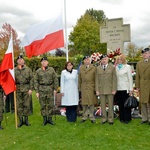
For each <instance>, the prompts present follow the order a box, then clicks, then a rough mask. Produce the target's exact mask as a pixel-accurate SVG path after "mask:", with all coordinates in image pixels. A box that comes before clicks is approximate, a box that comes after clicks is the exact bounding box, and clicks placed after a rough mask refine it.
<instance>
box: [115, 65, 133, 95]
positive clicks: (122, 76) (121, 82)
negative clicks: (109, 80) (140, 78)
mask: <svg viewBox="0 0 150 150" xmlns="http://www.w3.org/2000/svg"><path fill="white" fill-rule="evenodd" d="M116 75H117V91H123V90H127V91H128V92H129V90H130V91H132V90H133V77H132V70H131V66H130V65H128V64H126V65H123V67H122V68H121V69H120V70H119V68H118V66H116Z"/></svg>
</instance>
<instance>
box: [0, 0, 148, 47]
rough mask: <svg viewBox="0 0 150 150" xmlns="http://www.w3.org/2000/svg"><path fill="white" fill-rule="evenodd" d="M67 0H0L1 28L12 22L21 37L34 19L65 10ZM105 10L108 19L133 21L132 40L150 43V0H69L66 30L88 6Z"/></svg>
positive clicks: (140, 43) (141, 44)
mask: <svg viewBox="0 0 150 150" xmlns="http://www.w3.org/2000/svg"><path fill="white" fill-rule="evenodd" d="M63 5H64V0H0V29H1V27H2V25H3V24H4V23H9V24H10V25H11V26H12V27H13V28H14V29H15V30H16V31H17V33H18V35H19V38H20V39H22V37H23V36H24V34H25V32H26V31H27V29H28V28H29V27H30V26H31V25H33V24H34V23H38V22H40V21H43V20H46V19H49V18H50V16H53V14H57V12H59V11H60V10H62V11H63ZM91 8H93V9H95V10H103V11H104V13H105V15H106V17H107V18H108V19H112V18H123V23H124V24H130V27H131V42H132V43H134V44H136V45H137V46H138V47H147V46H148V45H150V7H149V0H66V14H67V17H66V18H67V27H68V28H67V32H68V33H69V32H70V30H71V29H72V27H73V26H75V24H76V22H77V19H79V18H80V17H81V15H83V14H84V13H85V11H86V10H87V9H91Z"/></svg>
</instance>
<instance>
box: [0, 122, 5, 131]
mask: <svg viewBox="0 0 150 150" xmlns="http://www.w3.org/2000/svg"><path fill="white" fill-rule="evenodd" d="M3 129H4V128H3V127H2V125H1V121H0V130H3Z"/></svg>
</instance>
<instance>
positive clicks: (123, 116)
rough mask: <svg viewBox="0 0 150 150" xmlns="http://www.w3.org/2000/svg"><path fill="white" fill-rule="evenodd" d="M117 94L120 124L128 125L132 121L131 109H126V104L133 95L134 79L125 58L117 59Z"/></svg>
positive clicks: (119, 57)
mask: <svg viewBox="0 0 150 150" xmlns="http://www.w3.org/2000/svg"><path fill="white" fill-rule="evenodd" d="M116 75H117V93H116V95H115V98H116V101H117V102H118V105H119V118H120V122H122V123H126V124H128V123H129V122H130V121H131V108H125V107H124V102H125V101H126V99H127V98H128V97H129V96H130V95H132V93H133V78H132V70H131V66H130V65H128V64H127V62H126V59H125V56H124V55H120V56H118V57H117V58H116Z"/></svg>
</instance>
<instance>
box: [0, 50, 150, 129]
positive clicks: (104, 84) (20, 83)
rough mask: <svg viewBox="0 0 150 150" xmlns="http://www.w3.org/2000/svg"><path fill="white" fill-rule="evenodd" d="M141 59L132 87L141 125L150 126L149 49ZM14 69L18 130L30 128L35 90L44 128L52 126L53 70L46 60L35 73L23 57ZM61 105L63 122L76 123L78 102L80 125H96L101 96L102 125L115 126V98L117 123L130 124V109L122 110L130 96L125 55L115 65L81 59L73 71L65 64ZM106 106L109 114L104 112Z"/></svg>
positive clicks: (0, 108)
mask: <svg viewBox="0 0 150 150" xmlns="http://www.w3.org/2000/svg"><path fill="white" fill-rule="evenodd" d="M142 56H143V60H141V61H139V62H138V63H137V66H136V82H135V86H136V88H137V90H138V92H139V93H140V103H141V114H142V122H141V124H144V123H147V122H148V123H149V124H150V84H149V83H150V49H149V48H145V49H144V50H142ZM16 61H17V66H16V67H15V81H16V100H17V114H18V118H19V124H18V127H21V126H22V125H24V124H25V125H26V126H30V123H29V121H28V117H29V115H30V101H31V96H32V91H33V90H35V93H36V97H37V98H38V99H39V103H40V110H41V115H42V117H43V125H46V124H47V123H49V124H51V125H54V122H53V120H52V115H53V107H54V102H55V100H54V99H55V95H56V91H57V89H58V86H59V83H58V76H57V74H56V72H55V70H54V68H52V67H49V66H48V59H47V57H43V58H42V59H41V67H40V68H39V69H38V70H37V71H36V72H35V75H34V76H33V72H32V71H31V69H30V68H29V67H28V66H26V64H25V60H24V58H23V57H22V56H21V55H20V56H18V58H17V60H16ZM60 87H61V95H62V100H61V105H62V106H65V107H66V119H67V121H68V122H76V121H77V106H78V104H79V99H80V100H81V104H82V108H83V112H82V119H81V123H84V122H85V121H87V120H88V119H90V121H91V123H95V122H96V119H95V116H94V106H95V104H97V96H99V97H100V104H101V110H102V119H101V124H105V123H107V122H108V123H109V125H113V124H114V108H113V107H114V96H115V99H116V100H117V102H118V105H119V119H120V122H122V123H125V124H128V123H129V122H130V121H131V109H130V108H125V107H124V102H125V101H126V99H127V98H128V97H129V96H131V95H133V79H132V70H131V66H130V65H128V64H127V61H126V58H125V56H124V55H123V54H122V55H120V56H117V58H116V63H115V65H113V64H111V63H109V58H108V56H107V55H105V54H103V55H102V56H101V57H100V63H99V66H94V65H93V64H91V58H90V56H85V57H84V58H83V64H82V65H81V66H80V68H79V71H77V70H76V69H74V65H73V63H72V62H70V61H68V62H66V63H65V68H64V70H62V72H61V80H60ZM3 93H4V92H3V89H2V87H1V86H0V130H2V129H3V127H2V125H1V122H2V120H3V111H4V110H3V108H4V101H3V96H4V94H3ZM106 104H108V113H107V111H106Z"/></svg>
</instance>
